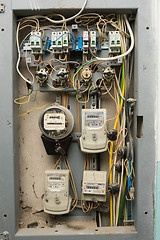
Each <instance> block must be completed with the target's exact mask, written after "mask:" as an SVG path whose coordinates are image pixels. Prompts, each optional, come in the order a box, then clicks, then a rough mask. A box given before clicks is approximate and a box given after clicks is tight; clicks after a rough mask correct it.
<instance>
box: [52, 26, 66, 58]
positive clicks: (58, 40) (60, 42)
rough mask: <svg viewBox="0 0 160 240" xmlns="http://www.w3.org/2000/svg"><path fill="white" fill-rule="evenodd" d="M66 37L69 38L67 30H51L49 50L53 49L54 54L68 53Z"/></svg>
mask: <svg viewBox="0 0 160 240" xmlns="http://www.w3.org/2000/svg"><path fill="white" fill-rule="evenodd" d="M61 36H62V37H61ZM68 38H69V35H68V32H67V31H63V32H52V34H51V50H53V52H54V53H55V54H61V53H68V47H69V41H68Z"/></svg>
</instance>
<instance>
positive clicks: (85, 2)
mask: <svg viewBox="0 0 160 240" xmlns="http://www.w3.org/2000/svg"><path fill="white" fill-rule="evenodd" d="M87 2H88V0H85V1H84V4H83V7H82V8H81V10H80V11H79V12H78V13H77V14H75V15H74V16H72V17H69V18H66V19H63V20H52V19H51V18H49V17H46V16H39V15H38V16H34V17H35V18H45V19H46V20H48V21H50V22H51V23H56V24H59V23H65V22H68V21H71V20H73V19H74V18H76V17H78V16H79V15H80V14H81V13H82V12H83V10H84V9H85V7H86V5H87ZM26 18H30V17H26ZM26 18H25V19H26Z"/></svg>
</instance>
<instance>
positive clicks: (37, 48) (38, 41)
mask: <svg viewBox="0 0 160 240" xmlns="http://www.w3.org/2000/svg"><path fill="white" fill-rule="evenodd" d="M30 48H31V50H32V54H42V38H41V32H31V37H30Z"/></svg>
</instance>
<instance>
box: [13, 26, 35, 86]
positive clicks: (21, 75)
mask: <svg viewBox="0 0 160 240" xmlns="http://www.w3.org/2000/svg"><path fill="white" fill-rule="evenodd" d="M19 26H20V22H19V23H18V27H17V33H16V42H17V50H18V60H17V64H16V69H17V72H18V74H19V75H20V77H21V78H22V79H23V80H24V81H26V82H27V83H29V84H30V85H32V87H33V84H32V82H31V81H29V80H28V79H27V78H25V77H24V76H23V74H22V73H21V72H20V70H19V63H20V59H21V53H20V49H19V41H18V33H19Z"/></svg>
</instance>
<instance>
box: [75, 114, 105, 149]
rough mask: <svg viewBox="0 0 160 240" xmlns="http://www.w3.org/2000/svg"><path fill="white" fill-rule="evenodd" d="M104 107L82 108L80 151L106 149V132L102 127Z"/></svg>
mask: <svg viewBox="0 0 160 240" xmlns="http://www.w3.org/2000/svg"><path fill="white" fill-rule="evenodd" d="M105 121H106V109H82V135H81V137H80V147H81V151H82V152H88V153H99V152H104V151H106V150H107V134H106V131H105V129H104V123H105Z"/></svg>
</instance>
